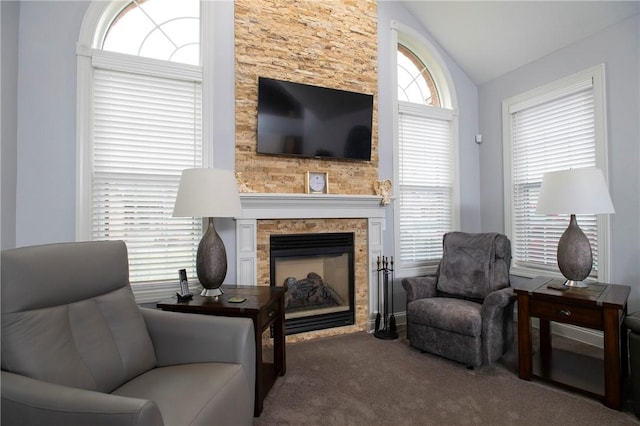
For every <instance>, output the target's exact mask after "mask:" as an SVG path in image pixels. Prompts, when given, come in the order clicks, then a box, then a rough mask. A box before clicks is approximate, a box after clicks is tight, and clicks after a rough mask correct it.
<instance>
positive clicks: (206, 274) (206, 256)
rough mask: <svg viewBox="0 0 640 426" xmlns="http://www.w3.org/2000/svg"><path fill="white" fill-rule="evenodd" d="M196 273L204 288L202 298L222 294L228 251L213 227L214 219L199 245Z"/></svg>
mask: <svg viewBox="0 0 640 426" xmlns="http://www.w3.org/2000/svg"><path fill="white" fill-rule="evenodd" d="M196 271H197V272H198V280H199V281H200V284H201V285H202V287H204V289H203V290H202V293H200V295H201V296H211V297H218V296H220V295H221V294H222V290H220V286H221V285H222V282H223V281H224V277H225V276H226V275H227V251H226V250H225V248H224V243H223V242H222V239H221V238H220V235H218V232H217V231H216V228H215V226H214V225H213V218H212V217H210V218H209V226H208V227H207V232H205V234H204V235H203V236H202V240H200V244H198V254H197V257H196Z"/></svg>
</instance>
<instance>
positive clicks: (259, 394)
mask: <svg viewBox="0 0 640 426" xmlns="http://www.w3.org/2000/svg"><path fill="white" fill-rule="evenodd" d="M222 290H223V291H224V294H223V295H222V296H220V297H219V298H218V299H217V300H216V298H213V297H203V296H200V295H194V296H193V299H192V300H189V301H186V302H178V301H177V298H176V297H173V298H172V299H169V300H165V301H162V302H160V303H158V304H157V306H158V308H161V309H162V310H163V311H173V312H186V313H193V314H204V315H219V316H227V317H243V318H251V320H252V321H253V329H254V332H255V343H256V394H255V404H254V410H253V415H254V416H255V417H259V416H260V413H262V407H263V401H264V398H265V397H266V396H267V393H268V392H269V390H270V389H271V387H272V386H273V384H274V383H275V381H276V379H277V378H278V376H284V375H285V373H286V371H287V360H286V353H285V334H284V292H285V288H284V287H276V286H258V287H251V286H238V287H223V288H222ZM231 297H240V298H246V300H245V301H244V302H242V303H231V302H229V299H230V298H231ZM271 326H273V357H274V362H273V363H267V362H264V360H263V359H262V333H263V332H264V331H265V330H266V329H267V328H268V327H271Z"/></svg>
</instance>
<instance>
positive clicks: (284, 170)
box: [235, 0, 378, 194]
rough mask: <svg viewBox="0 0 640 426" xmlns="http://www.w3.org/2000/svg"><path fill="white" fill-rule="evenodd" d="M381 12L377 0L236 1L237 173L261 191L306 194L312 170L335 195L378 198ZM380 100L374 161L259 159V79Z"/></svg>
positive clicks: (253, 187)
mask: <svg viewBox="0 0 640 426" xmlns="http://www.w3.org/2000/svg"><path fill="white" fill-rule="evenodd" d="M376 15H377V8H376V2H375V1H374V0H341V1H336V0H325V1H290V0H236V1H235V57H236V69H235V73H236V75H235V82H236V83H235V84H236V87H235V91H236V150H235V158H236V164H235V168H236V172H238V173H239V174H240V179H241V180H242V181H243V182H244V183H246V185H247V186H248V187H249V188H250V189H251V190H252V191H255V192H264V193H301V192H304V176H305V172H306V171H309V170H311V171H320V172H325V171H326V172H328V173H329V183H330V185H329V188H330V192H331V193H336V194H373V193H374V191H373V182H374V181H375V180H377V179H378V113H377V109H378V108H377V104H378V99H377V96H376V95H377V90H378V67H377V51H378V45H377V43H378V37H377V17H376ZM259 76H262V77H269V78H276V79H280V80H288V81H293V82H296V83H305V84H311V85H316V86H322V87H330V88H334V89H341V90H349V91H353V92H360V93H367V94H373V95H374V113H373V128H372V152H371V161H370V162H353V161H339V160H319V159H296V158H287V157H277V156H269V155H257V154H256V129H257V124H258V123H257V119H258V117H257V106H258V103H257V102H258V77H259Z"/></svg>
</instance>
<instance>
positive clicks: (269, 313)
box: [260, 300, 278, 327]
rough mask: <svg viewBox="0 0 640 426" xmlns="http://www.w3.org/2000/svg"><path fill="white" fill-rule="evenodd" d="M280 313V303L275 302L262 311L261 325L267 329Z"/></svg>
mask: <svg viewBox="0 0 640 426" xmlns="http://www.w3.org/2000/svg"><path fill="white" fill-rule="evenodd" d="M277 313H278V301H277V300H274V301H273V302H272V303H270V304H269V305H267V306H265V307H264V309H261V310H260V324H261V326H262V327H266V326H267V325H268V324H269V323H271V322H272V321H273V320H274V319H275V318H276V315H277Z"/></svg>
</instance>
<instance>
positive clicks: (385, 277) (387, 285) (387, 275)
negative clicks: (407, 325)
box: [373, 256, 398, 340]
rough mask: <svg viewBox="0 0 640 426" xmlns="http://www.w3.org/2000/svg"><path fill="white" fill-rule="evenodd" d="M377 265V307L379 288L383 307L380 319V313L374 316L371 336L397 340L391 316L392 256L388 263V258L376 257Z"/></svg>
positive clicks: (394, 319)
mask: <svg viewBox="0 0 640 426" xmlns="http://www.w3.org/2000/svg"><path fill="white" fill-rule="evenodd" d="M377 264H378V306H380V287H383V291H384V307H383V316H382V317H381V316H380V312H378V313H377V314H376V324H375V327H376V331H375V332H374V334H373V335H374V336H376V337H377V338H378V339H384V340H392V339H397V338H398V331H397V330H396V317H395V316H394V315H393V256H391V261H389V258H388V257H385V256H383V257H382V259H380V256H378V261H377ZM381 284H382V285H381ZM389 290H391V292H389ZM389 293H391V314H389ZM381 323H383V324H384V327H383V328H380V324H381Z"/></svg>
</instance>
